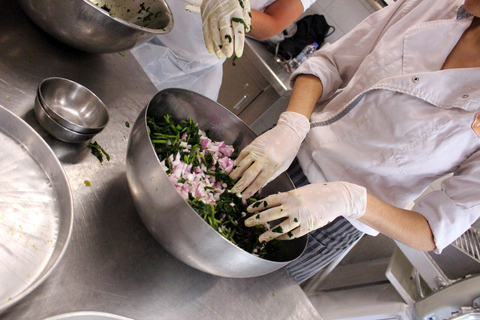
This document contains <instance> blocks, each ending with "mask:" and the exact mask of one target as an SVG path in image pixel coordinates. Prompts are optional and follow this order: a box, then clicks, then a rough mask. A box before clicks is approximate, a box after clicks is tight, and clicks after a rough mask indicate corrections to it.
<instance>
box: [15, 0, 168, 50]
mask: <svg viewBox="0 0 480 320" xmlns="http://www.w3.org/2000/svg"><path fill="white" fill-rule="evenodd" d="M18 2H19V4H20V5H21V7H22V8H23V10H24V11H25V13H26V14H27V15H28V16H29V17H30V19H32V21H33V22H35V23H36V24H37V25H38V26H39V27H40V28H42V29H43V30H44V31H45V32H47V33H48V34H50V35H51V36H53V37H54V38H56V39H57V40H59V41H61V42H63V43H65V44H67V45H70V46H72V47H74V48H76V49H79V50H82V51H86V52H91V53H112V52H118V51H123V50H128V49H131V48H133V47H135V46H137V45H139V44H141V43H143V42H146V41H148V40H150V39H151V38H153V37H155V36H157V35H161V34H165V33H168V32H170V30H171V29H172V27H173V16H172V13H171V10H170V8H169V7H168V5H167V3H166V2H165V1H164V0H142V1H132V0H92V1H89V0H62V1H56V0H42V1H38V0H18Z"/></svg>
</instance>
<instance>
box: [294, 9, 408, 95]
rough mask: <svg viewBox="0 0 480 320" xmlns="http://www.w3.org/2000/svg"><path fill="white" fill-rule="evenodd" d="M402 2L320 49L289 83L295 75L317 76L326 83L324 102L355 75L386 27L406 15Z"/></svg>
mask: <svg viewBox="0 0 480 320" xmlns="http://www.w3.org/2000/svg"><path fill="white" fill-rule="evenodd" d="M305 1H308V0H305ZM403 3H404V1H400V0H399V1H397V2H396V3H395V4H394V5H391V6H387V7H385V8H383V9H381V10H379V11H377V12H375V13H373V14H371V15H369V16H368V17H367V18H366V19H365V20H363V21H362V22H361V23H360V24H358V25H357V26H356V27H355V28H354V29H353V30H352V31H350V32H349V33H347V34H346V35H345V36H343V37H342V38H340V39H339V40H337V41H335V42H334V43H333V44H331V45H328V46H324V47H323V48H322V49H320V50H318V51H317V52H316V53H315V54H314V55H313V57H311V58H309V59H307V61H305V62H304V63H302V65H301V66H300V67H299V68H298V69H297V70H296V71H295V72H294V73H293V74H292V76H291V77H290V85H291V86H292V87H293V83H294V82H295V79H296V77H297V76H298V75H300V74H310V75H314V76H316V77H318V78H319V79H320V80H321V81H322V84H323V95H322V97H321V101H324V100H327V99H328V98H330V97H331V96H332V95H333V94H334V93H335V92H336V90H337V89H339V88H341V87H344V86H345V85H346V84H347V83H348V82H349V81H350V79H351V78H352V77H353V76H354V75H355V72H356V71H357V69H358V67H359V66H360V64H361V63H362V62H363V61H364V60H365V57H366V56H367V55H368V54H369V53H370V52H371V51H372V50H373V48H374V47H375V45H376V43H377V41H378V39H379V38H380V37H381V36H382V35H383V32H385V30H388V27H387V26H388V25H389V24H392V23H394V21H395V20H396V19H400V18H401V17H402V16H403V15H404V14H405V13H404V12H403V13H402V14H398V13H397V12H398V11H399V7H401V6H402V5H403ZM396 13H397V14H396Z"/></svg>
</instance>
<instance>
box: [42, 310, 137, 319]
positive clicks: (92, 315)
mask: <svg viewBox="0 0 480 320" xmlns="http://www.w3.org/2000/svg"><path fill="white" fill-rule="evenodd" d="M44 320H132V319H130V318H125V317H123V316H119V315H116V314H113V313H105V312H96V311H79V312H72V313H65V314H61V315H58V316H54V317H51V318H47V319H44Z"/></svg>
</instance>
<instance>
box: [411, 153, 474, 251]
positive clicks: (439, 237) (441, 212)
mask: <svg viewBox="0 0 480 320" xmlns="http://www.w3.org/2000/svg"><path fill="white" fill-rule="evenodd" d="M441 188H442V190H440V191H434V192H431V193H429V194H427V195H426V196H425V197H424V198H422V199H420V200H419V201H418V202H417V203H416V204H415V206H414V207H413V208H412V210H413V211H416V212H418V213H420V214H422V215H423V216H424V217H425V218H426V219H427V221H428V223H429V225H430V228H431V229H432V232H433V236H434V241H435V245H436V246H437V248H436V250H435V252H436V253H440V252H441V251H442V250H443V249H444V248H445V247H447V246H448V245H449V244H450V243H452V242H453V241H455V240H456V239H457V238H458V237H460V236H461V235H462V234H463V233H464V232H465V231H467V230H468V229H469V228H470V227H471V225H472V224H474V223H475V221H477V219H479V217H480V196H479V194H480V191H479V190H480V150H479V151H477V152H476V153H474V154H473V155H471V156H470V157H469V158H468V159H467V160H466V161H464V162H463V163H462V164H461V165H460V166H459V167H458V169H457V170H456V171H455V173H454V175H453V176H452V177H449V178H447V179H445V180H444V181H443V182H442V185H441Z"/></svg>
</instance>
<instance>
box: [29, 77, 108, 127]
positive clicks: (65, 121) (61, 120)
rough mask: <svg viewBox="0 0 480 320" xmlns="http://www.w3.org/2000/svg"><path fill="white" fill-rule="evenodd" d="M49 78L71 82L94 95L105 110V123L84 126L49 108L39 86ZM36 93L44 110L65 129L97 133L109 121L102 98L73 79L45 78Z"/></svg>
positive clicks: (50, 78)
mask: <svg viewBox="0 0 480 320" xmlns="http://www.w3.org/2000/svg"><path fill="white" fill-rule="evenodd" d="M51 80H61V81H66V82H69V83H72V84H74V85H76V86H79V87H80V88H81V89H82V90H85V91H87V92H88V93H89V94H91V95H92V96H93V97H95V99H97V100H98V102H100V106H101V108H102V109H103V110H104V111H105V114H106V115H107V116H106V118H107V121H105V124H103V125H102V126H98V127H85V126H82V125H80V124H78V123H75V122H73V121H71V120H69V119H67V118H65V117H63V116H62V115H61V114H59V113H57V112H55V110H53V109H52V108H50V105H49V104H48V101H46V100H45V98H44V97H43V94H42V90H41V88H42V85H43V84H45V83H46V82H47V81H51ZM37 95H38V96H39V100H40V104H41V105H42V107H43V109H44V110H45V112H47V113H48V115H49V116H50V117H51V118H52V119H53V120H54V121H55V122H57V123H59V124H60V125H61V126H63V127H65V128H67V129H70V130H71V131H74V132H76V133H81V134H92V133H99V132H100V131H102V130H103V129H105V127H106V126H107V124H108V122H109V121H110V115H109V114H108V109H107V106H105V103H103V101H102V99H100V98H99V97H98V96H97V95H96V94H95V93H94V92H93V91H92V90H90V89H88V88H87V87H85V86H84V85H82V84H80V83H78V82H76V81H73V80H70V79H67V78H62V77H49V78H45V79H43V80H42V81H41V82H40V84H39V85H38V88H37Z"/></svg>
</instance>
